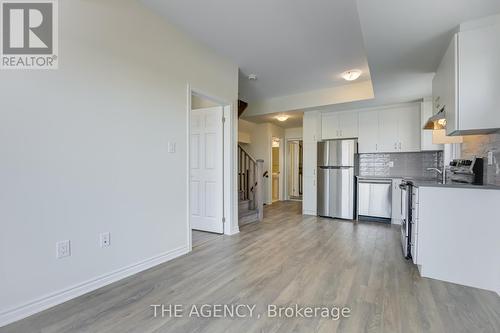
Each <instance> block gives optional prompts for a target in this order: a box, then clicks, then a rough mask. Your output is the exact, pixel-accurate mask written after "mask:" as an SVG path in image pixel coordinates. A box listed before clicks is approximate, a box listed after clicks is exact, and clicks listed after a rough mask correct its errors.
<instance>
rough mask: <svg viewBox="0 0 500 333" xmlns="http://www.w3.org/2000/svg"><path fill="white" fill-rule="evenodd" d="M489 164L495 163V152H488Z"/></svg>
mask: <svg viewBox="0 0 500 333" xmlns="http://www.w3.org/2000/svg"><path fill="white" fill-rule="evenodd" d="M488 165H493V152H492V151H489V152H488Z"/></svg>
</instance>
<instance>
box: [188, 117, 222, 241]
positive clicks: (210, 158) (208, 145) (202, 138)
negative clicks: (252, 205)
mask: <svg viewBox="0 0 500 333" xmlns="http://www.w3.org/2000/svg"><path fill="white" fill-rule="evenodd" d="M222 115H223V108H222V107H213V108H206V109H197V110H192V111H191V125H190V126H191V142H190V145H191V146H190V164H191V165H190V169H191V170H190V196H191V198H190V218H191V228H192V229H196V230H201V231H209V232H216V233H223V232H224V228H223V222H222V216H223V213H222V207H223V203H222V200H223V188H222V187H223V182H222V173H223V164H222V162H223V160H222V159H223V156H222V148H223V142H222V137H223V126H222V125H223V124H222Z"/></svg>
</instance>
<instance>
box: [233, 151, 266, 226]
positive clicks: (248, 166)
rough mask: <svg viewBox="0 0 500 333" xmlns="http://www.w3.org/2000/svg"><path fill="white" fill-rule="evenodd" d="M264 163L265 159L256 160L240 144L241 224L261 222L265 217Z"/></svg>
mask: <svg viewBox="0 0 500 333" xmlns="http://www.w3.org/2000/svg"><path fill="white" fill-rule="evenodd" d="M263 164H264V161H263V160H255V159H254V158H253V157H252V156H250V154H248V153H247V152H246V151H245V149H243V148H242V147H241V146H238V191H239V196H238V198H239V205H238V217H239V218H238V224H239V225H240V226H242V225H245V224H248V223H253V222H259V221H262V219H263V218H264V203H263V202H264V201H263V196H262V189H263V186H262V183H263V177H264V174H263V172H262V171H263V170H262V169H263ZM259 175H260V176H259Z"/></svg>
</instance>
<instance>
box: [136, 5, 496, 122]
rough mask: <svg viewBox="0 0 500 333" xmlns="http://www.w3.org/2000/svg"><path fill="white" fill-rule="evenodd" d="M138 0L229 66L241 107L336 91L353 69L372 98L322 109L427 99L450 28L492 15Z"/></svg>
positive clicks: (465, 10)
mask: <svg viewBox="0 0 500 333" xmlns="http://www.w3.org/2000/svg"><path fill="white" fill-rule="evenodd" d="M142 1H143V2H144V3H146V4H147V5H148V6H150V7H151V8H152V9H153V10H154V11H156V12H157V13H159V14H160V15H163V16H164V17H165V18H166V19H168V20H169V21H170V22H172V23H173V24H175V25H177V26H178V27H180V28H181V29H182V30H184V31H185V32H187V33H188V34H190V35H192V36H193V37H194V38H196V39H198V40H200V41H202V42H204V43H205V44H206V45H208V46H209V47H210V48H212V49H214V50H215V51H216V52H218V53H219V54H220V55H222V56H224V57H227V58H229V59H230V60H231V61H233V62H234V63H236V64H237V65H238V66H239V67H240V71H241V73H240V98H242V99H245V100H247V101H249V102H250V103H251V102H252V101H256V100H266V99H270V98H274V97H279V96H287V95H293V94H297V93H302V92H307V91H312V90H319V89H326V88H332V87H336V86H340V85H346V84H347V82H346V81H343V80H342V79H341V77H340V74H341V73H342V72H343V71H345V70H348V69H351V68H359V69H361V70H363V71H364V73H365V74H364V75H363V76H362V77H361V78H360V79H359V80H360V81H363V80H371V81H372V84H373V88H374V93H375V98H374V99H371V100H365V101H358V102H350V103H343V104H335V105H330V106H328V107H327V109H331V110H332V111H335V110H347V109H352V108H359V107H370V106H378V105H383V104H390V103H400V102H408V101H413V100H416V99H419V98H422V97H425V96H430V95H431V93H432V91H431V90H432V84H431V82H432V78H433V75H434V72H435V70H436V68H437V66H438V64H439V61H440V59H441V57H442V55H443V54H444V52H445V50H446V48H447V46H448V43H449V41H450V40H451V36H452V34H453V31H454V30H455V29H456V28H457V26H458V25H459V24H460V23H462V22H464V21H467V20H471V19H475V18H480V17H483V16H487V15H493V14H497V13H500V1H499V0H474V1H471V0H418V1H409V0H377V1H374V0H357V1H355V0H335V1H333V0H307V1H305V0H254V1H242V0H210V1H207V0H169V1H163V0H142ZM251 73H253V74H256V75H257V76H258V79H257V80H256V81H249V80H248V79H247V78H246V76H247V75H248V74H251ZM323 109H325V108H323ZM244 116H247V119H249V118H248V117H249V116H250V115H246V114H244ZM252 118H253V117H252ZM256 119H257V118H256ZM258 119H260V118H258ZM281 126H283V124H282V125H281Z"/></svg>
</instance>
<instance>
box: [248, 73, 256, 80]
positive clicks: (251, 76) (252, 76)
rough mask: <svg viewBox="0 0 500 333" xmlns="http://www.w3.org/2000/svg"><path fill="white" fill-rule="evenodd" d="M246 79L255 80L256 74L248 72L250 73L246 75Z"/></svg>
mask: <svg viewBox="0 0 500 333" xmlns="http://www.w3.org/2000/svg"><path fill="white" fill-rule="evenodd" d="M248 79H249V80H250V81H256V80H257V75H255V74H250V75H248Z"/></svg>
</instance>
